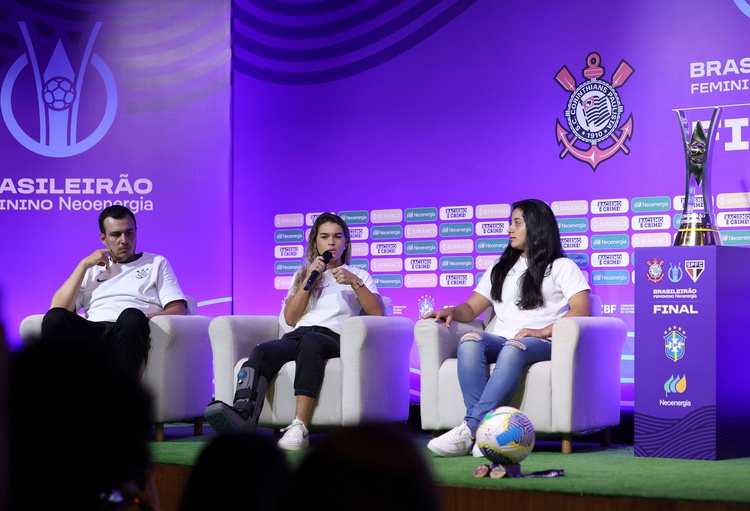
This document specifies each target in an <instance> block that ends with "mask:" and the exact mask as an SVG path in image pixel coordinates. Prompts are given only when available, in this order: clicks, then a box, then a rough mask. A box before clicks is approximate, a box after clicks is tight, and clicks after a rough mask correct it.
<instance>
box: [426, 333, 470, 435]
mask: <svg viewBox="0 0 750 511" xmlns="http://www.w3.org/2000/svg"><path fill="white" fill-rule="evenodd" d="M471 330H484V328H483V327H482V321H481V320H478V319H475V320H474V321H470V322H468V323H461V322H459V321H452V322H451V326H450V328H446V327H445V322H443V321H435V320H434V319H420V320H419V321H417V324H416V325H415V326H414V342H416V344H417V349H418V350H419V371H420V373H421V377H420V398H419V399H420V413H421V416H422V427H423V428H424V429H430V428H437V425H438V418H439V413H438V412H439V404H438V382H439V374H440V366H442V365H443V362H445V361H446V360H447V359H449V358H456V350H457V348H458V341H459V339H460V338H461V336H462V335H463V334H465V333H466V332H469V331H471Z"/></svg>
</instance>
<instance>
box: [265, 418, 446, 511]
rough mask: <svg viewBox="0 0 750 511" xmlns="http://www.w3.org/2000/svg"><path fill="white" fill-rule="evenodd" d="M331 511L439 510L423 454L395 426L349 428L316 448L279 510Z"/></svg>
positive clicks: (431, 476)
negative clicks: (324, 510) (313, 510)
mask: <svg viewBox="0 0 750 511" xmlns="http://www.w3.org/2000/svg"><path fill="white" fill-rule="evenodd" d="M302 507H307V508H311V509H315V508H322V509H326V510H328V511H338V510H341V511H343V510H350V509H357V510H358V511H369V510H372V511H375V510H378V511H381V510H383V509H385V510H395V509H408V510H410V511H435V510H438V509H440V506H439V499H438V489H437V484H436V482H435V480H434V478H433V475H432V472H431V471H430V468H429V466H428V465H427V460H426V459H425V457H424V455H423V453H422V452H421V451H420V450H419V448H418V447H417V446H416V445H415V444H414V443H413V440H411V439H410V438H408V437H407V436H406V435H404V434H403V432H402V431H401V430H400V429H398V427H397V426H396V425H391V424H376V423H373V424H361V425H356V426H345V427H341V428H337V429H336V430H334V431H332V432H331V433H330V435H328V436H325V437H323V438H322V439H320V440H319V441H318V442H316V443H315V444H314V445H313V446H312V447H311V448H310V451H309V453H308V454H307V455H306V456H305V457H304V458H303V459H302V460H301V462H300V464H299V466H298V467H297V469H296V470H295V472H294V475H293V476H292V480H291V482H290V485H289V487H288V490H287V491H285V492H284V493H283V495H282V498H281V501H280V505H279V509H281V510H289V511H292V510H299V509H301V508H302Z"/></svg>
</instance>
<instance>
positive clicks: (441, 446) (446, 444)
mask: <svg viewBox="0 0 750 511" xmlns="http://www.w3.org/2000/svg"><path fill="white" fill-rule="evenodd" d="M472 445H474V439H473V438H472V436H471V430H470V429H469V426H467V425H466V422H462V423H461V424H459V425H458V426H456V427H455V428H453V429H452V430H450V431H448V432H447V433H443V434H442V435H440V436H439V437H437V438H433V439H432V440H430V443H428V444H427V448H428V449H429V450H431V451H432V452H434V453H435V454H437V455H438V456H446V457H451V456H466V455H467V454H469V452H471V446H472Z"/></svg>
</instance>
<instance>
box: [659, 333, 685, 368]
mask: <svg viewBox="0 0 750 511" xmlns="http://www.w3.org/2000/svg"><path fill="white" fill-rule="evenodd" d="M686 339H687V335H686V334H685V330H683V329H682V328H680V327H678V326H673V327H670V328H668V329H667V330H666V331H665V332H664V353H665V355H667V358H668V359H669V360H671V361H673V362H677V361H678V360H680V359H681V358H682V357H684V356H685V340H686Z"/></svg>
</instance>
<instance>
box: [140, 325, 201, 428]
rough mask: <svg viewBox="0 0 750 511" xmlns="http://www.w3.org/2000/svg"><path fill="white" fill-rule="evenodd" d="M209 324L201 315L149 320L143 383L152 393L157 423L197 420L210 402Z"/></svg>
mask: <svg viewBox="0 0 750 511" xmlns="http://www.w3.org/2000/svg"><path fill="white" fill-rule="evenodd" d="M210 322H211V318H209V317H208V316H201V315H187V316H178V315H166V316H155V317H153V318H151V320H150V321H149V328H150V330H151V334H150V339H151V347H150V349H149V352H148V359H147V362H146V371H145V372H144V374H143V378H142V382H143V384H144V385H145V386H146V388H149V389H151V390H152V391H153V393H154V397H155V399H156V401H155V402H154V413H155V415H156V419H157V422H161V421H168V420H173V419H184V418H188V417H191V416H193V417H198V416H200V415H202V414H203V410H204V409H205V405H206V404H207V403H208V402H209V401H210V400H211V393H212V381H213V371H212V365H211V363H210V360H211V345H210V343H209V339H208V325H209V323H210ZM186 411H188V416H184V415H185V412H186Z"/></svg>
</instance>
